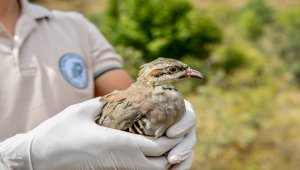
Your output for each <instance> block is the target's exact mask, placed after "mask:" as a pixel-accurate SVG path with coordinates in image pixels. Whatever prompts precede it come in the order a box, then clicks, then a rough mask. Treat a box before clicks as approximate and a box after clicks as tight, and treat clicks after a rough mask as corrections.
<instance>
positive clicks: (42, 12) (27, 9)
mask: <svg viewBox="0 0 300 170" xmlns="http://www.w3.org/2000/svg"><path fill="white" fill-rule="evenodd" d="M20 4H21V8H22V15H23V14H25V15H29V16H30V17H32V18H34V19H36V20H38V19H42V18H50V17H51V12H50V10H49V9H47V8H45V7H42V6H39V5H35V4H32V3H29V2H28V0H20Z"/></svg>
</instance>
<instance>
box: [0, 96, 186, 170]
mask: <svg viewBox="0 0 300 170" xmlns="http://www.w3.org/2000/svg"><path fill="white" fill-rule="evenodd" d="M98 100H99V98H96V99H92V100H89V101H86V102H83V103H79V104H76V105H72V106H70V107H68V108H67V109H65V110H64V111H62V112H60V113H59V114H57V115H56V116H54V117H52V118H51V119H49V120H47V121H45V122H43V123H42V124H41V125H39V126H38V127H36V128H35V129H33V130H31V131H30V132H28V133H26V134H21V135H16V136H14V137H12V138H9V139H7V140H5V141H4V142H2V143H0V154H1V155H0V156H1V157H0V169H1V170H2V169H9V168H11V169H56V170H59V169H64V170H68V169H168V168H169V167H170V164H169V163H168V160H167V159H166V158H165V157H164V156H162V155H163V154H164V153H166V152H167V151H169V150H171V149H172V148H173V147H174V146H175V145H177V144H178V143H179V142H181V141H182V139H183V138H182V137H179V138H174V139H170V138H167V137H161V138H159V139H156V140H153V139H151V138H147V137H145V136H141V135H137V134H132V133H128V132H123V131H119V130H115V129H110V128H105V127H101V126H99V125H97V124H96V123H95V122H94V120H95V117H96V116H97V115H98V114H99V113H100V109H101V106H100V104H99V101H98ZM181 145H182V144H181ZM177 150H178V149H177ZM171 152H172V151H171ZM171 152H170V153H171ZM176 153H177V151H176Z"/></svg>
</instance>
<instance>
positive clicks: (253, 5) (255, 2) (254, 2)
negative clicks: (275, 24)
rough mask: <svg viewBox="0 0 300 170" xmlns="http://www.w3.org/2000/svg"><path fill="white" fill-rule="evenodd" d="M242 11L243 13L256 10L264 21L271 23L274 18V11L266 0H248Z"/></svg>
mask: <svg viewBox="0 0 300 170" xmlns="http://www.w3.org/2000/svg"><path fill="white" fill-rule="evenodd" d="M241 11H242V13H243V12H248V11H252V12H254V13H255V14H256V15H257V16H258V17H259V18H260V19H261V21H262V22H263V23H270V22H272V21H273V19H274V11H273V9H272V8H271V7H270V6H269V5H267V4H266V3H265V0H248V2H247V4H246V5H245V7H243V8H242V10H241Z"/></svg>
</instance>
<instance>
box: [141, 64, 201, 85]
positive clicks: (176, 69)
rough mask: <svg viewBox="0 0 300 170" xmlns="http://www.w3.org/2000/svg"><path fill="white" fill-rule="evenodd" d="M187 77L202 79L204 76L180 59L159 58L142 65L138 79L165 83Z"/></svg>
mask: <svg viewBox="0 0 300 170" xmlns="http://www.w3.org/2000/svg"><path fill="white" fill-rule="evenodd" d="M186 78H197V79H202V78H203V76H202V74H201V73H200V72H199V71H196V70H193V69H191V68H190V67H189V66H188V65H187V64H185V63H182V62H180V61H178V60H175V59H171V58H158V59H156V60H154V61H152V62H150V63H147V64H144V65H142V66H141V68H140V72H139V76H138V79H137V81H138V82H147V83H151V84H154V85H165V84H171V83H173V82H177V81H179V80H182V79H186Z"/></svg>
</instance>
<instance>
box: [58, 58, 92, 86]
mask: <svg viewBox="0 0 300 170" xmlns="http://www.w3.org/2000/svg"><path fill="white" fill-rule="evenodd" d="M59 69H60V72H61V73H62V75H63V76H64V78H65V79H66V80H67V82H69V83H70V84H71V85H72V86H74V87H76V88H79V89H84V88H86V87H87V85H88V74H87V68H86V64H85V62H84V60H83V59H82V58H81V57H80V56H79V55H77V54H72V53H68V54H64V55H63V56H62V57H61V59H60V61H59Z"/></svg>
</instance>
